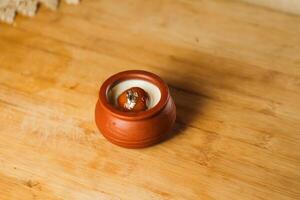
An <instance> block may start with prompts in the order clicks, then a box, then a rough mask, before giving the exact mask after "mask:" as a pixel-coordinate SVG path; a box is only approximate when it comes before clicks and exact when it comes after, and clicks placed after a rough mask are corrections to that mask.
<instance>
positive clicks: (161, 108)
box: [95, 70, 176, 148]
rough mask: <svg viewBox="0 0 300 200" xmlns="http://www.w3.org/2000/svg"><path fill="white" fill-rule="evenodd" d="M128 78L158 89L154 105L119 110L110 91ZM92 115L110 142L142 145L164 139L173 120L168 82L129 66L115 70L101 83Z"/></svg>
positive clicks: (132, 145) (173, 114)
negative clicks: (136, 109) (147, 107)
mask: <svg viewBox="0 0 300 200" xmlns="http://www.w3.org/2000/svg"><path fill="white" fill-rule="evenodd" d="M130 80H135V81H136V80H142V81H144V82H148V83H150V84H152V85H154V86H155V87H157V88H158V89H159V90H157V91H159V93H160V98H159V99H158V100H157V102H156V104H155V105H153V107H151V108H149V109H148V110H146V111H141V112H138V113H133V112H122V111H120V110H118V109H117V108H116V107H115V106H114V105H113V103H112V102H111V100H110V97H109V94H110V91H111V90H113V88H114V87H115V86H116V85H117V84H119V83H122V82H124V81H127V82H129V81H130ZM137 82H138V81H137ZM136 86H137V87H140V85H136ZM148 90H149V88H148ZM150 93H151V91H150ZM95 118H96V124H97V127H98V128H99V130H100V132H101V133H102V134H103V136H104V137H105V138H107V139H108V140H109V141H110V142H112V143H114V144H116V145H119V146H122V147H126V148H143V147H147V146H150V145H154V144H156V143H158V142H160V141H161V140H163V139H164V137H165V136H166V134H167V133H168V132H169V131H170V129H171V128H172V126H173V124H174V122H175V119H176V107H175V104H174V101H173V99H172V97H171V96H170V93H169V89H168V86H167V84H166V83H165V82H164V81H163V80H162V79H161V78H160V77H158V76H157V75H155V74H153V73H150V72H146V71H141V70H130V71H124V72H120V73H117V74H115V75H113V76H111V77H110V78H108V79H107V80H106V81H105V82H104V83H103V84H102V86H101V88H100V92H99V99H98V101H97V105H96V110H95Z"/></svg>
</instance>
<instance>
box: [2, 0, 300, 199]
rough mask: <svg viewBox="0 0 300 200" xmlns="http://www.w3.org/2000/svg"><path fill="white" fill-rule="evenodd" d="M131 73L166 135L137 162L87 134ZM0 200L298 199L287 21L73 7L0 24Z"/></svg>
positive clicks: (222, 4) (239, 7)
mask: <svg viewBox="0 0 300 200" xmlns="http://www.w3.org/2000/svg"><path fill="white" fill-rule="evenodd" d="M127 69H144V70H149V71H151V72H154V73H156V74H158V75H160V76H161V77H162V78H163V79H165V80H166V82H167V83H168V84H169V86H170V89H171V92H172V96H173V97H174V99H175V102H176V105H177V111H178V114H177V122H176V125H175V127H174V129H173V131H172V133H173V134H172V136H170V137H169V139H168V140H166V141H165V142H163V143H161V144H159V145H156V146H153V147H150V148H146V149H140V150H130V149H124V148H121V147H118V146H115V145H112V144H111V143H109V142H108V141H107V140H105V138H104V137H103V136H102V135H101V134H100V133H99V131H98V130H97V128H96V126H95V123H94V107H95V103H96V100H97V95H98V94H97V93H98V89H99V87H100V85H101V83H102V82H103V81H104V80H105V79H106V78H107V77H108V76H110V75H112V74H114V73H116V72H119V71H122V70H127ZM0 127H1V128H0V199H1V200H11V199H13V200H15V199H21V200H33V199H35V200H48V199H51V200H62V199H63V200H67V199H72V200H73V199H74V200H77V199H78V200H102V199H105V200H106V199H129V200H133V199H193V200H194V199H197V200H198V199H229V200H232V199H251V200H252V199H273V200H274V199H300V17H297V16H293V15H287V14H283V13H280V12H276V11H272V10H268V9H264V8H260V7H255V6H252V5H249V4H245V3H240V2H238V1H229V0H203V1H196V0H195V1H192V0H172V1H171V0H151V1H142V0H119V1H117V0H114V1H113V0H102V1H96V0H83V1H82V3H81V5H79V6H70V5H66V4H64V3H63V4H62V5H61V7H60V9H59V10H58V12H52V11H49V10H47V9H45V8H43V7H41V10H40V12H39V13H38V15H37V16H36V17H34V18H32V19H29V18H26V17H22V16H18V17H17V19H16V24H15V25H14V26H10V25H6V24H1V25H0Z"/></svg>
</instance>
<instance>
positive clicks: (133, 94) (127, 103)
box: [118, 87, 149, 112]
mask: <svg viewBox="0 0 300 200" xmlns="http://www.w3.org/2000/svg"><path fill="white" fill-rule="evenodd" d="M148 102H149V95H148V94H147V92H145V90H143V89H142V88H139V87H132V88H129V89H127V90H125V91H124V92H123V93H122V94H121V95H120V96H119V97H118V108H119V109H120V110H121V111H125V112H140V111H144V110H147V109H148Z"/></svg>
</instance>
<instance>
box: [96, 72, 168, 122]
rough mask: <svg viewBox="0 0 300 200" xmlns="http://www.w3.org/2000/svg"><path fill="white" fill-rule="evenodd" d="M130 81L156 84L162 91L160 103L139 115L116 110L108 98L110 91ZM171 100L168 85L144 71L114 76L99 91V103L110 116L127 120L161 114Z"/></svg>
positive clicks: (121, 73) (120, 73)
mask: <svg viewBox="0 0 300 200" xmlns="http://www.w3.org/2000/svg"><path fill="white" fill-rule="evenodd" d="M130 79H140V80H144V81H148V82H150V83H152V84H154V85H155V86H156V87H158V89H159V90H160V93H161V97H160V100H159V102H158V103H157V104H156V105H155V106H154V107H153V108H150V109H149V110H146V111H141V112H138V113H132V112H122V111H120V110H118V109H117V108H115V107H114V106H113V105H112V104H111V103H110V102H109V101H108V98H107V95H108V92H109V90H110V89H111V88H112V87H113V86H115V85H116V84H118V83H120V82H122V81H125V80H130ZM169 98H170V93H169V88H168V86H167V84H166V83H165V82H164V81H163V80H162V79H161V78H160V77H159V76H157V75H155V74H153V73H151V72H147V71H144V70H127V71H122V72H119V73H117V74H114V75H112V76H111V77H109V78H108V79H106V80H105V81H104V83H103V84H102V86H101V88H100V91H99V101H100V102H101V104H102V105H103V107H104V109H105V110H106V111H108V112H109V113H110V114H112V115H114V116H116V117H118V118H121V119H125V120H141V119H145V118H149V117H151V116H153V115H155V114H157V113H158V112H160V111H161V110H162V109H163V108H164V107H165V106H166V104H167V102H168V100H169Z"/></svg>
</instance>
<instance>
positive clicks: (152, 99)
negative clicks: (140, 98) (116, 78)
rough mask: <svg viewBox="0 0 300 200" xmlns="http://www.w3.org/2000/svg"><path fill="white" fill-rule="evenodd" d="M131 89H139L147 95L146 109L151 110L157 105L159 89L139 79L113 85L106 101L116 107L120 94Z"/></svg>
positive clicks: (159, 94)
mask: <svg viewBox="0 0 300 200" xmlns="http://www.w3.org/2000/svg"><path fill="white" fill-rule="evenodd" d="M132 87H140V88H142V89H143V90H145V91H146V92H147V93H148V95H149V102H148V109H151V108H153V107H154V106H155V105H156V104H158V102H159V100H160V98H161V92H160V90H159V88H158V87H157V86H156V85H154V84H153V83H150V82H148V81H144V80H140V79H130V80H126V81H122V82H120V83H118V84H116V85H114V86H113V87H112V88H111V89H110V90H109V92H108V101H109V102H110V103H111V104H112V105H114V106H117V105H118V97H119V96H120V94H122V92H124V91H125V90H127V89H129V88H132Z"/></svg>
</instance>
